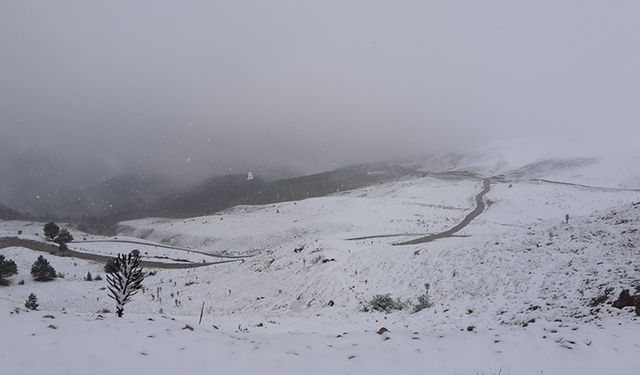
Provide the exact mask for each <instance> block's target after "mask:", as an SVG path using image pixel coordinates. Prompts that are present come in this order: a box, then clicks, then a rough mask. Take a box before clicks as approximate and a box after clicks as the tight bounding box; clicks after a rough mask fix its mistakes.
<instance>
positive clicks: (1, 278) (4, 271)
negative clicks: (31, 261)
mask: <svg viewBox="0 0 640 375" xmlns="http://www.w3.org/2000/svg"><path fill="white" fill-rule="evenodd" d="M17 273H18V267H16V262H14V261H12V260H11V259H5V258H4V255H0V285H9V281H8V280H5V278H7V277H11V276H13V275H16V274H17Z"/></svg>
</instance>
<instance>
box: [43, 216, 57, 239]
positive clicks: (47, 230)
mask: <svg viewBox="0 0 640 375" xmlns="http://www.w3.org/2000/svg"><path fill="white" fill-rule="evenodd" d="M58 233H60V227H59V226H58V225H57V224H56V223H54V222H53V221H50V222H48V223H46V224H45V225H44V236H45V237H46V238H47V239H48V240H50V241H53V239H54V238H56V237H57V236H58Z"/></svg>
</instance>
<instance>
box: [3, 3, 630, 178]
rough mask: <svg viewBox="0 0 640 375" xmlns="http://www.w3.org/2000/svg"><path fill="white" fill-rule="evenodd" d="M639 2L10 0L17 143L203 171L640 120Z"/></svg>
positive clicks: (304, 167) (393, 153)
mask: <svg viewBox="0 0 640 375" xmlns="http://www.w3.org/2000/svg"><path fill="white" fill-rule="evenodd" d="M639 14H640V2H638V1H635V0H629V1H593V0H575V1H569V0H567V1H560V0H555V1H545V0H540V1H515V0H495V1H472V0H467V1H456V0H446V1H444V0H443V1H428V0H422V1H398V0H395V1H375V0H362V1H353V0H351V1H349V0H342V1H334V0H323V1H313V2H312V1H300V0H292V1H278V0H269V1H267V0H263V1H240V0H234V1H214V0H210V1H177V0H176V1H158V0H153V1H128V0H127V1H88V0H77V1H68V0H62V1H25V0H5V1H2V2H0V132H1V136H0V160H3V163H4V168H5V170H6V168H8V167H7V165H8V164H9V163H11V162H12V161H14V160H15V159H16V158H15V155H24V154H25V153H27V154H36V155H38V157H39V158H43V159H44V160H47V161H49V162H52V163H54V161H55V160H64V161H66V163H67V165H70V166H72V168H71V169H72V170H74V171H76V172H78V173H79V174H82V173H88V174H91V172H90V171H94V172H95V171H100V172H99V173H103V172H102V171H103V170H108V171H112V172H114V173H119V172H122V171H129V170H139V169H152V170H154V171H157V172H160V173H163V174H170V175H172V176H178V177H181V178H185V177H188V178H195V176H200V177H203V175H205V174H206V175H209V174H212V173H221V172H223V171H226V170H227V169H228V168H232V169H233V170H234V171H246V170H247V169H256V168H258V169H259V168H265V167H269V166H271V167H277V166H287V167H291V168H293V169H295V170H298V171H309V172H310V171H316V170H320V169H325V168H330V167H331V166H333V165H341V164H345V163H349V162H356V161H366V160H372V161H373V160H383V159H389V158H403V157H412V156H415V155H422V154H428V153H431V152H434V151H442V150H446V149H450V148H455V147H465V146H468V145H476V144H478V143H481V142H482V141H484V140H488V139H493V138H496V137H499V138H509V137H527V136H532V135H535V136H548V137H556V136H558V137H565V138H575V137H578V138H582V137H584V138H595V137H602V136H603V135H604V134H606V135H607V138H606V139H607V142H614V139H616V138H621V139H625V138H626V139H629V138H630V137H629V136H628V134H629V133H630V132H634V133H635V134H638V130H637V128H639V127H640V126H639V124H638V120H639V119H640V69H638V67H640V23H639V22H638V15H639ZM0 164H1V163H0ZM12 170H13V171H15V170H16V169H15V168H14V169H12ZM16 173H17V172H16Z"/></svg>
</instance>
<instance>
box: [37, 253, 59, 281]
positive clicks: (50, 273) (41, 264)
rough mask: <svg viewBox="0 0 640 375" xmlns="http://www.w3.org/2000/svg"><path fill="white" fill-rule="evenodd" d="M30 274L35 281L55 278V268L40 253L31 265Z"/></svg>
mask: <svg viewBox="0 0 640 375" xmlns="http://www.w3.org/2000/svg"><path fill="white" fill-rule="evenodd" d="M31 276H32V277H33V279H34V280H36V281H51V280H53V279H55V278H56V270H55V269H54V268H53V267H52V266H51V265H50V264H49V261H48V260H46V259H45V258H44V257H43V256H42V255H40V256H39V257H38V259H36V261H35V262H34V263H33V266H31Z"/></svg>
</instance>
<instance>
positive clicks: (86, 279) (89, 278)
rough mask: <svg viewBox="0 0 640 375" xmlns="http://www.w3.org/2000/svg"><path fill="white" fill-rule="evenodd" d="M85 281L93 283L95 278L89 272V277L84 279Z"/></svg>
mask: <svg viewBox="0 0 640 375" xmlns="http://www.w3.org/2000/svg"><path fill="white" fill-rule="evenodd" d="M84 281H93V277H92V276H91V272H87V277H85V278H84Z"/></svg>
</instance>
